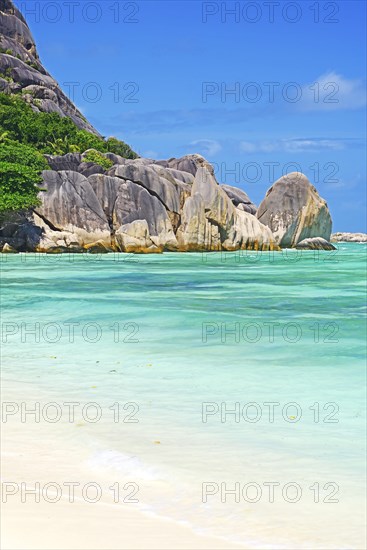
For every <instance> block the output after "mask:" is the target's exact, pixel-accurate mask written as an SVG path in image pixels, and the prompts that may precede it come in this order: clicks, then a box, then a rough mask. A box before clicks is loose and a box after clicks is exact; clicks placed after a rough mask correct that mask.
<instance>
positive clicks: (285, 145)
mask: <svg viewBox="0 0 367 550" xmlns="http://www.w3.org/2000/svg"><path fill="white" fill-rule="evenodd" d="M345 147H346V144H345V142H344V141H343V140H342V139H327V138H294V139H279V140H273V141H265V140H262V141H256V142H253V141H241V142H240V144H239V148H240V151H242V152H243V153H272V152H285V153H301V152H302V153H303V152H308V151H340V150H342V149H345Z"/></svg>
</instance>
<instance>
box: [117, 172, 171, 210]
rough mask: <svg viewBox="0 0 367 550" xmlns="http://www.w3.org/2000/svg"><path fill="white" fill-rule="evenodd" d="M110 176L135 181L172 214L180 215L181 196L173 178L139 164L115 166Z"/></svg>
mask: <svg viewBox="0 0 367 550" xmlns="http://www.w3.org/2000/svg"><path fill="white" fill-rule="evenodd" d="M108 175H111V176H117V177H118V178H122V179H124V180H129V181H133V182H134V183H136V184H137V185H140V186H141V187H144V188H145V189H146V190H147V191H148V192H149V193H150V194H151V195H153V196H155V197H157V198H158V200H160V201H161V203H162V204H163V205H164V207H165V208H166V209H167V210H169V211H170V212H176V213H179V211H180V196H179V193H178V190H177V188H176V186H175V185H174V183H173V182H172V181H170V179H171V178H169V179H168V178H166V177H165V175H164V174H159V173H157V172H156V170H154V169H153V168H152V167H150V166H148V165H144V164H143V163H139V162H132V163H130V164H123V165H115V166H113V167H112V168H111V169H110V170H109V172H108Z"/></svg>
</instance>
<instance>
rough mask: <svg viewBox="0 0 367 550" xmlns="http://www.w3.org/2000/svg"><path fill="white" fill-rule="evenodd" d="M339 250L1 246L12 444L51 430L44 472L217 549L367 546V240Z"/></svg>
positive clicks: (25, 445) (6, 416) (30, 442)
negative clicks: (36, 250) (70, 250)
mask: <svg viewBox="0 0 367 550" xmlns="http://www.w3.org/2000/svg"><path fill="white" fill-rule="evenodd" d="M336 246H337V250H335V251H311V250H310V251H304V250H303V251H297V250H282V251H280V252H276V251H273V252H261V251H258V252H257V251H237V252H227V253H226V252H211V253H202V254H201V253H164V254H145V255H133V254H117V253H116V254H113V253H111V254H101V255H98V254H97V255H93V254H82V255H80V254H62V255H51V254H49V255H46V254H32V253H29V254H14V255H12V254H7V255H5V254H4V255H2V256H1V287H2V299H1V306H2V319H1V348H2V370H1V376H2V382H3V384H5V386H4V387H11V392H9V394H7V393H6V392H5V394H3V411H2V413H3V414H2V422H13V423H19V425H20V423H23V426H26V427H27V430H26V431H24V430H23V432H22V433H23V435H22V441H18V442H16V444H15V443H14V441H13V440H11V441H10V442H8V448H6V446H5V448H3V451H4V452H5V454H6V453H7V452H8V453H13V454H14V453H15V452H18V454H22V456H23V455H24V460H25V461H29V460H30V457H32V458H31V460H34V459H35V457H36V456H37V454H35V451H34V448H35V447H37V441H35V434H36V433H37V434H38V435H37V437H39V438H40V439H39V443H40V445H42V448H43V449H46V450H47V453H48V456H49V462H48V464H49V471H46V472H44V474H45V477H44V480H47V479H48V480H49V481H50V482H55V480H56V479H57V481H58V483H59V485H60V486H61V487H62V488H63V491H64V486H63V482H66V481H68V482H70V481H76V482H77V481H78V479H79V477H80V476H82V479H83V480H84V481H85V480H89V482H90V483H91V484H92V485H91V486H90V487H89V492H88V491H87V490H86V491H84V493H83V494H82V493H80V495H79V498H84V499H86V500H88V499H89V500H90V501H93V499H97V497H98V496H100V495H98V486H100V487H103V488H104V490H103V495H102V498H101V500H100V501H97V500H96V502H97V505H98V502H101V501H102V500H104V501H107V500H109V502H110V504H111V506H112V505H113V506H121V507H122V509H123V507H129V508H130V507H132V508H134V509H136V510H139V511H140V512H141V513H142V514H147V515H150V516H151V517H164V518H169V519H170V520H172V521H173V522H177V523H178V524H180V525H185V526H187V527H189V528H190V529H192V530H193V531H194V532H195V533H199V534H202V535H210V536H211V537H216V538H217V539H218V548H219V547H220V544H224V543H225V541H227V542H228V543H233V544H238V545H239V547H241V548H275V549H277V548H279V549H283V548H284V549H294V548H301V549H309V548H316V549H329V548H330V549H362V548H366V540H365V538H364V536H365V529H364V517H365V507H364V502H365V472H366V461H365V456H366V454H365V453H366V445H365V443H366V440H365V429H366V424H365V420H366V415H365V404H366V245H365V244H359V243H338V244H337V245H336ZM4 402H5V405H4ZM14 425H15V424H14ZM35 427H36V429H37V431H35V429H34V428H35ZM27 449H31V450H32V449H33V450H32V451H29V452H30V453H31V454H29V455H27V452H28V451H27ZM17 458H18V459H19V456H18V457H17ZM28 471H29V468H28ZM81 472H82V474H81ZM47 476H48V477H47ZM78 476H79V477H78ZM24 481H25V482H26V483H27V482H31V481H34V479H33V480H28V479H25V480H24ZM93 483H94V485H93ZM79 489H80V488H78V490H79ZM87 489H88V488H87ZM52 491H53V493H55V491H56V494H57V487H56V489H55V487H53V489H52ZM52 491H51V493H52ZM88 495H89V496H88ZM62 496H63V498H64V497H65V494H64V492H63V495H62ZM89 500H88V501H89ZM71 505H72V504H71ZM106 548H107V546H106Z"/></svg>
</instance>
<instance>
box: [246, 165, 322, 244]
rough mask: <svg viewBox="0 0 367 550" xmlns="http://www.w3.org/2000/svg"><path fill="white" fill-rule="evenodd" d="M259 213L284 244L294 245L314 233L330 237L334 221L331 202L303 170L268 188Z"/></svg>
mask: <svg viewBox="0 0 367 550" xmlns="http://www.w3.org/2000/svg"><path fill="white" fill-rule="evenodd" d="M256 216H257V218H258V219H259V221H261V223H263V224H264V225H266V226H268V227H269V228H270V229H271V231H272V233H273V235H274V237H275V239H276V242H277V243H278V244H279V245H280V246H281V247H283V248H284V247H294V246H296V244H297V243H299V242H300V241H302V240H303V239H307V238H311V237H322V238H324V239H325V240H326V241H329V240H330V234H331V225H332V221H331V216H330V212H329V208H328V205H327V204H326V201H325V200H324V199H322V198H321V197H320V196H319V194H318V192H317V190H316V188H315V187H314V186H313V185H311V183H310V182H309V180H308V179H307V178H306V176H305V175H304V174H301V173H300V172H292V173H290V174H287V175H286V176H283V177H281V178H280V179H279V180H277V181H276V182H275V183H274V185H272V187H271V188H270V189H269V190H268V191H267V193H266V196H265V199H264V200H263V201H262V203H261V204H260V206H259V208H258V211H257V214H256Z"/></svg>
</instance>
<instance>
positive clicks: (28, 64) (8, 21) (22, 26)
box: [0, 0, 99, 135]
mask: <svg viewBox="0 0 367 550" xmlns="http://www.w3.org/2000/svg"><path fill="white" fill-rule="evenodd" d="M0 52H1V53H0V91H5V92H7V93H17V94H21V95H22V97H23V99H24V101H26V102H27V103H29V104H30V105H31V106H32V109H33V110H34V111H36V112H37V111H43V112H46V113H52V112H55V113H58V114H59V115H60V116H68V117H70V118H71V119H72V120H73V121H74V123H75V124H76V125H77V126H78V127H79V128H80V129H83V130H87V131H88V132H91V133H94V134H97V135H99V134H98V132H97V130H96V129H95V128H93V126H92V125H91V124H90V123H89V122H88V121H87V120H86V119H85V117H84V116H83V115H82V114H81V113H80V112H79V111H78V109H77V108H76V107H75V105H74V104H73V103H72V102H71V101H70V99H69V98H68V97H67V96H66V95H65V94H64V92H63V91H62V90H61V88H60V86H59V85H58V83H57V82H56V80H54V79H53V78H52V76H51V75H50V74H49V73H48V72H47V71H46V69H45V68H44V67H43V65H42V63H41V62H40V60H39V57H38V53H37V48H36V44H35V42H34V39H33V36H32V34H31V31H30V30H29V27H28V25H27V23H26V21H25V19H24V17H23V15H22V14H21V12H20V11H19V10H18V9H17V8H16V7H15V6H14V4H13V2H11V0H0Z"/></svg>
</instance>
